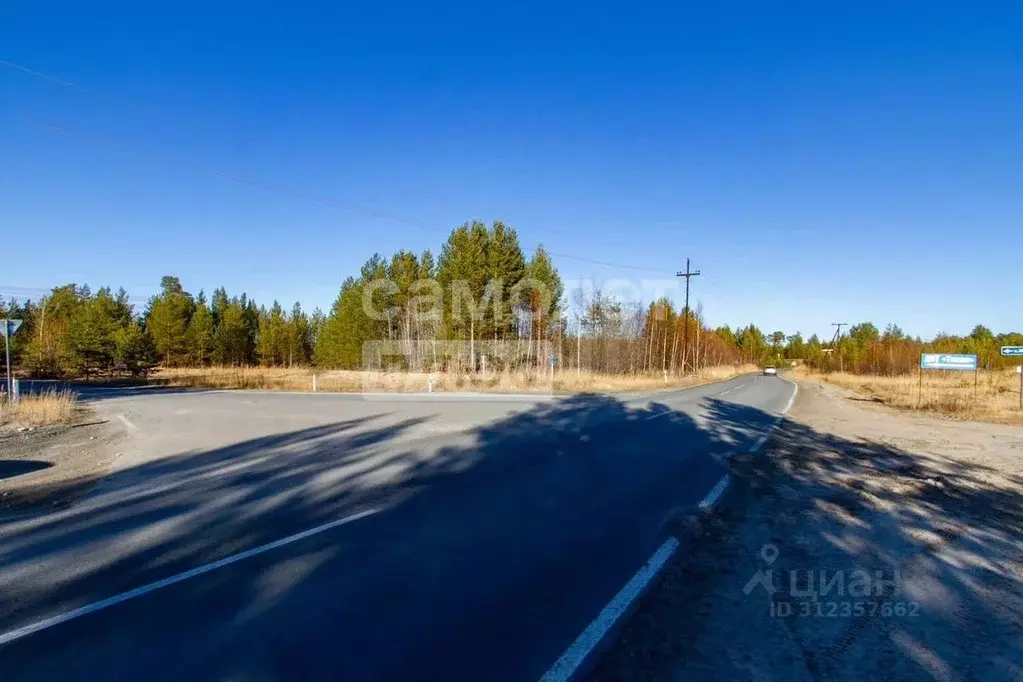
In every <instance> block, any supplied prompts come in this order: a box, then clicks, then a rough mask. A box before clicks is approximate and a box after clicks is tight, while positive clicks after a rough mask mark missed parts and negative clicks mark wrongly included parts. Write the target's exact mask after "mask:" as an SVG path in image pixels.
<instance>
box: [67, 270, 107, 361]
mask: <svg viewBox="0 0 1023 682" xmlns="http://www.w3.org/2000/svg"><path fill="white" fill-rule="evenodd" d="M116 313H117V311H116V307H115V302H114V299H113V298H111V296H110V290H109V289H100V290H99V291H98V292H97V294H96V296H94V297H90V298H88V299H86V300H85V301H83V302H82V304H81V305H79V306H78V307H77V309H76V310H75V312H74V314H73V315H72V316H71V324H70V327H69V329H68V350H69V351H70V353H69V359H70V360H71V362H72V366H73V368H74V370H75V371H76V372H78V373H79V374H83V375H85V378H86V379H88V378H89V375H90V374H93V373H98V372H101V371H105V370H109V369H110V367H111V366H112V365H113V363H114V348H115V344H114V334H115V332H116V331H117V329H118V324H117V322H118V321H117V319H116V317H115V315H116Z"/></svg>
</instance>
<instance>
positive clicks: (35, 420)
mask: <svg viewBox="0 0 1023 682" xmlns="http://www.w3.org/2000/svg"><path fill="white" fill-rule="evenodd" d="M75 410H76V400H75V394H74V393H72V392H71V391H68V390H63V391H47V392H46V393H40V394H36V395H25V396H22V398H21V400H19V401H18V402H17V403H15V404H13V405H11V404H9V403H6V402H5V403H3V404H2V405H0V425H5V424H13V425H17V426H29V427H35V426H50V425H52V424H70V423H71V422H72V421H74V419H75Z"/></svg>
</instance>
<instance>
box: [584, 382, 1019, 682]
mask: <svg viewBox="0 0 1023 682" xmlns="http://www.w3.org/2000/svg"><path fill="white" fill-rule="evenodd" d="M800 388H801V391H800V396H799V399H798V400H797V401H796V405H795V407H794V408H793V410H792V412H791V413H790V415H789V417H790V419H789V420H788V421H786V422H784V423H783V426H782V427H781V428H779V429H778V430H777V431H776V432H775V435H774V436H773V437H772V438H771V440H770V441H769V442H768V444H767V447H766V448H765V450H764V451H763V452H761V453H760V454H759V455H755V456H750V455H742V456H738V457H736V458H735V459H734V460H733V463H732V466H733V472H734V474H735V476H736V484H735V485H734V486H733V487H732V489H731V491H730V493H729V495H728V497H727V498H726V501H725V503H724V505H722V506H721V508H720V511H718V512H716V513H715V514H714V515H712V516H708V517H705V518H703V519H702V520H700V521H698V522H696V523H692V522H691V523H690V524H689V532H688V533H685V534H684V536H683V537H685V538H686V540H685V541H684V542H683V545H682V550H681V551H680V552H679V553H678V554H677V556H676V558H675V560H674V561H673V563H672V564H671V566H670V567H669V568H668V569H667V570H666V571H665V572H664V573H663V575H662V577H661V580H660V581H659V583H658V584H657V585H656V586H655V587H654V588H653V590H652V591H651V593H650V594H649V595H648V597H647V598H646V599H645V600H644V601H643V603H642V604H641V606H640V608H639V610H638V612H637V613H636V614H635V616H634V617H633V618H632V619H630V621H629V622H628V624H627V625H626V627H625V629H624V630H623V633H622V636H621V637H620V640H619V641H618V642H617V644H615V645H614V646H613V647H612V648H611V649H610V650H609V651H608V652H607V653H606V654H605V656H604V657H603V659H602V660H601V662H600V665H599V666H598V668H597V670H596V672H595V673H594V675H593V678H594V679H599V680H691V679H710V680H747V679H749V680H846V679H848V680H867V679H870V680H874V679H886V680H887V679H898V680H901V679H938V680H967V679H976V680H1023V458H1021V455H1023V429H1020V428H1017V427H1010V426H1000V425H992V424H980V423H971V422H959V421H952V420H947V419H941V418H934V417H924V416H909V415H906V414H904V413H896V412H894V411H891V410H889V409H888V408H885V407H882V406H879V405H876V404H874V403H873V402H872V401H871V400H870V399H865V398H863V397H862V396H859V395H857V394H854V393H851V392H849V391H846V390H844V389H840V388H837V387H833V386H823V385H820V384H816V383H806V382H804V383H802V384H801V385H800ZM822 571H824V575H823V576H822V575H821V572H822ZM856 571H866V573H856ZM838 575H840V576H841V577H840V578H836V576H838ZM864 576H866V578H864ZM878 576H880V580H879V579H878ZM896 576H897V578H896ZM758 577H760V578H766V579H767V580H766V581H761V582H757V580H756V579H757V578H758ZM822 577H823V580H822ZM837 580H841V583H842V584H839V583H838V582H836V581H837ZM811 581H812V582H811ZM766 587H773V588H774V589H773V592H769V591H768V589H766Z"/></svg>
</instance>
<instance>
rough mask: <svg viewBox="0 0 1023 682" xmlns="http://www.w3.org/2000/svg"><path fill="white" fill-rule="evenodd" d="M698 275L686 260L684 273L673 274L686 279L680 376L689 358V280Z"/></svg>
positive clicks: (698, 272) (684, 371)
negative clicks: (691, 269)
mask: <svg viewBox="0 0 1023 682" xmlns="http://www.w3.org/2000/svg"><path fill="white" fill-rule="evenodd" d="M699 274H700V271H699V270H696V271H690V269H689V259H688V258H686V271H685V272H682V271H679V272H676V273H675V276H676V277H685V278H686V314H685V319H684V321H683V322H682V374H685V373H686V359H687V358H688V357H689V356H688V353H687V349H688V348H689V280H690V279H692V278H693V277H696V276H698V275H699ZM675 338H676V339H677V338H678V337H677V336H676V337H675ZM672 352H674V351H672Z"/></svg>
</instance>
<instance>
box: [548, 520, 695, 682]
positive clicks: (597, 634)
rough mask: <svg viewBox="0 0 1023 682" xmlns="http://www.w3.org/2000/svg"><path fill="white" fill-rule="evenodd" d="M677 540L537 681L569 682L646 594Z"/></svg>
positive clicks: (660, 552) (650, 562)
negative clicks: (618, 622)
mask: <svg viewBox="0 0 1023 682" xmlns="http://www.w3.org/2000/svg"><path fill="white" fill-rule="evenodd" d="M676 549H678V540H676V539H675V538H668V539H667V540H665V541H664V544H663V545H661V546H660V547H659V548H658V549H657V551H656V552H654V554H653V556H652V557H650V559H649V560H648V561H647V562H646V563H645V564H644V565H643V567H642V568H640V569H639V570H638V571H636V574H635V575H634V576H632V579H631V580H629V582H627V583H625V587H623V588H622V589H621V591H619V592H618V594H616V595H615V597H614V599H612V600H611V603H609V604H608V605H607V606H605V607H604V610H603V611H601V612H600V614H599V615H598V616H597V618H596V619H595V620H594V621H593V622H592V623H590V624H589V626H588V627H587V628H586V629H585V630H583V632H582V634H581V635H579V637H577V638H576V640H575V641H574V642H572V646H570V647H568V651H566V652H565V653H564V654H562V656H561V658H559V659H558V660H557V661H556V662H555V663H554V665H552V666H551V668H550V670H548V671H547V672H546V674H544V676H543V677H542V678H540V682H568V680H571V679H572V676H573V675H574V674H575V673H576V671H577V670H578V669H579V667H580V666H581V665H582V664H583V663H584V662H585V661H586V659H587V658H588V657H589V656H590V655H591V654H592V653H593V651H594V650H595V649H596V648H597V646H598V645H599V644H600V642H601V640H603V639H604V636H605V635H606V634H607V633H608V631H609V630H610V629H611V627H612V626H613V625H614V624H615V623H616V622H617V621H618V620H620V619H621V618H622V616H624V615H625V614H626V613H627V612H628V610H629V607H630V606H631V605H632V604H633V603H634V602H635V601H636V600H637V599H638V598H639V597H640V595H642V594H643V592H645V591H646V589H647V588H648V587H649V586H650V583H651V581H652V580H653V579H654V577H655V576H656V575H657V574H658V572H660V570H661V568H663V567H664V564H666V563H667V562H668V559H670V558H671V556H672V554H674V553H675V550H676Z"/></svg>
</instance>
